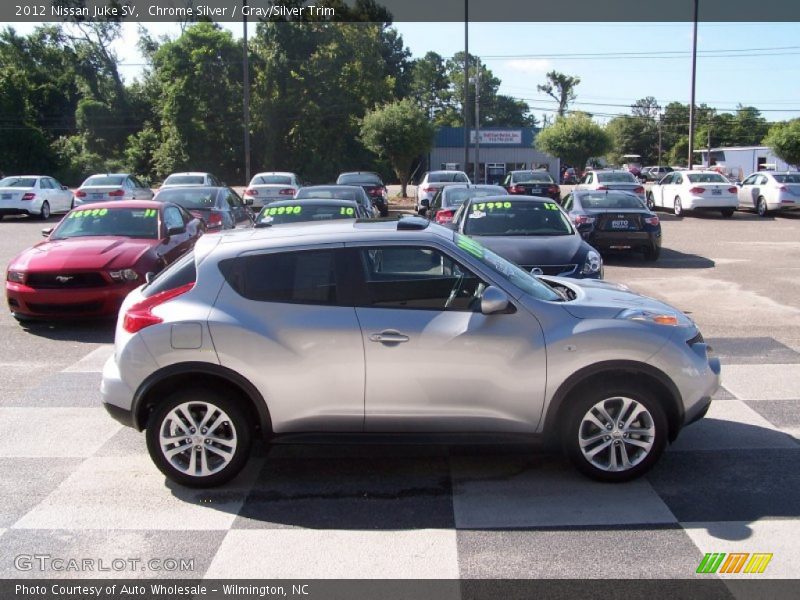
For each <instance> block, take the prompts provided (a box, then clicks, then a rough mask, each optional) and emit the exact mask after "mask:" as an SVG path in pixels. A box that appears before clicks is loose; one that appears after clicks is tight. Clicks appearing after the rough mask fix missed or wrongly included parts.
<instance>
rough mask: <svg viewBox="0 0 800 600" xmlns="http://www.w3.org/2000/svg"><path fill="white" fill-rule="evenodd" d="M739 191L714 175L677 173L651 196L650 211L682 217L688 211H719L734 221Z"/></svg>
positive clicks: (670, 176)
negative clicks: (669, 211) (663, 209)
mask: <svg viewBox="0 0 800 600" xmlns="http://www.w3.org/2000/svg"><path fill="white" fill-rule="evenodd" d="M738 191H739V190H738V188H737V187H736V186H735V185H733V184H732V183H731V182H730V181H728V180H727V179H725V178H724V177H723V176H722V175H720V174H719V173H715V172H713V171H675V172H673V173H670V174H668V175H667V176H666V177H664V178H663V179H662V180H661V181H659V182H658V183H654V184H653V187H651V188H650V191H649V192H648V193H647V207H648V208H649V209H650V210H653V209H655V208H668V209H672V210H673V212H674V213H675V216H677V217H679V216H681V215H682V214H683V212H684V211H686V210H696V209H715V210H719V211H720V212H721V213H722V216H723V217H730V216H731V215H733V211H735V210H736V206H737V203H738V198H737V193H738Z"/></svg>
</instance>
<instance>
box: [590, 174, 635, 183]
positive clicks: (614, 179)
mask: <svg viewBox="0 0 800 600" xmlns="http://www.w3.org/2000/svg"><path fill="white" fill-rule="evenodd" d="M597 181H599V182H601V183H636V179H635V178H634V177H633V175H631V174H630V173H598V174H597Z"/></svg>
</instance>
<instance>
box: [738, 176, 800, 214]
mask: <svg viewBox="0 0 800 600" xmlns="http://www.w3.org/2000/svg"><path fill="white" fill-rule="evenodd" d="M739 208H754V209H756V212H758V214H759V216H762V217H766V216H767V215H768V214H769V213H770V211H773V210H797V209H800V173H788V172H783V173H775V172H773V171H762V172H760V173H753V174H752V175H749V176H748V177H746V178H745V180H744V181H742V186H741V187H740V188H739Z"/></svg>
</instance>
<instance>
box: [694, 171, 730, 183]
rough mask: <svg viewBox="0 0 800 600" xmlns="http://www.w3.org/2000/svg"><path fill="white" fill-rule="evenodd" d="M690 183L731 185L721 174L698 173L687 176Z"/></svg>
mask: <svg viewBox="0 0 800 600" xmlns="http://www.w3.org/2000/svg"><path fill="white" fill-rule="evenodd" d="M686 179H688V180H689V182H690V183H730V181H728V180H727V179H725V178H724V177H723V176H722V175H720V174H719V173H696V174H690V175H687V176H686Z"/></svg>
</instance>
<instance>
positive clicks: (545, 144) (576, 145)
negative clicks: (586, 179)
mask: <svg viewBox="0 0 800 600" xmlns="http://www.w3.org/2000/svg"><path fill="white" fill-rule="evenodd" d="M533 143H534V146H535V147H536V148H537V149H538V150H541V151H542V152H546V153H547V154H550V155H551V156H555V157H557V158H559V159H561V160H562V161H563V162H566V163H568V164H571V165H573V166H575V167H576V168H578V169H583V168H584V167H585V166H586V161H588V160H589V158H590V157H592V156H601V155H603V154H605V153H606V152H608V150H609V149H610V148H611V136H610V135H609V134H608V133H607V132H606V131H605V130H604V129H603V128H602V127H600V126H599V125H598V124H597V123H595V122H594V121H592V119H591V118H590V117H589V116H588V115H587V114H585V113H580V112H576V113H572V114H570V115H569V116H566V117H559V118H558V119H556V121H555V123H553V124H552V125H551V126H550V127H548V128H547V129H543V130H542V131H541V132H539V135H537V136H536V139H535V140H534V142H533Z"/></svg>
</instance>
